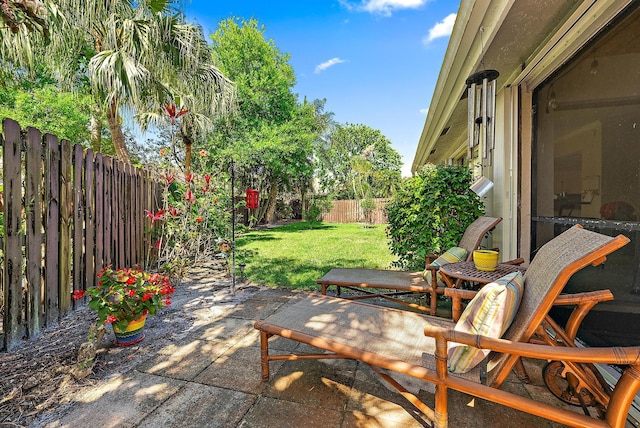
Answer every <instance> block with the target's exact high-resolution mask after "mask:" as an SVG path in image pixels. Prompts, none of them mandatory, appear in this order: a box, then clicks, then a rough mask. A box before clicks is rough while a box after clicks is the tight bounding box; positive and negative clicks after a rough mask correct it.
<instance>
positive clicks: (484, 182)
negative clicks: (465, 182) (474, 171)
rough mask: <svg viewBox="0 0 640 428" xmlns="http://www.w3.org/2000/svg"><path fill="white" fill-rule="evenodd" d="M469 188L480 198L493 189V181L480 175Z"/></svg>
mask: <svg viewBox="0 0 640 428" xmlns="http://www.w3.org/2000/svg"><path fill="white" fill-rule="evenodd" d="M469 188H470V189H471V190H473V191H474V192H475V193H476V194H477V195H478V196H480V197H481V198H482V197H483V196H485V195H486V194H487V193H489V190H491V189H492V188H493V181H491V180H489V179H488V178H487V177H485V176H484V175H482V176H480V178H478V179H477V180H476V181H474V182H473V183H472V184H471V187H469Z"/></svg>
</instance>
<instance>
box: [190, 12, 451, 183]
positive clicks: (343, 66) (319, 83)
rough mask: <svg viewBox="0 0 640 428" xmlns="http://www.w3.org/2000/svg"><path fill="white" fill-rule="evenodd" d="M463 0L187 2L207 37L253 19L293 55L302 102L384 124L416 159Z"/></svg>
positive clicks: (407, 164) (407, 156) (344, 119)
mask: <svg viewBox="0 0 640 428" xmlns="http://www.w3.org/2000/svg"><path fill="white" fill-rule="evenodd" d="M458 6H459V3H458V2H456V1H451V0H230V1H221V0H213V1H205V0H187V2H186V5H185V13H186V16H187V19H188V20H189V21H192V22H195V23H198V24H200V25H201V26H202V27H203V28H204V31H205V35H206V36H207V37H208V36H209V34H210V33H213V32H214V31H215V30H216V28H217V26H218V23H219V22H220V21H222V20H224V19H227V18H229V17H232V16H233V17H242V18H246V19H249V18H255V19H257V20H258V22H259V23H260V24H262V25H264V26H265V29H266V31H265V38H267V39H273V41H274V42H275V44H276V46H277V47H278V48H279V49H280V51H281V52H283V53H287V54H289V55H290V56H291V58H290V61H289V62H290V64H291V65H292V66H293V69H294V72H295V74H296V79H297V84H296V86H295V87H294V88H293V91H294V92H295V93H297V94H298V96H299V98H300V100H302V99H303V97H305V96H306V97H307V99H308V100H314V99H323V98H324V99H326V100H327V102H326V105H325V108H326V110H327V111H330V112H333V113H334V114H335V116H334V119H335V120H336V121H337V122H339V123H356V124H365V125H368V126H370V127H371V128H374V129H379V130H380V131H381V132H382V133H383V134H384V135H385V136H386V137H387V138H388V139H389V140H390V141H391V143H392V146H393V148H395V149H396V150H397V151H398V152H399V153H400V154H401V155H402V157H403V162H404V167H403V175H405V176H407V175H410V172H409V171H410V169H411V163H412V161H413V157H414V154H415V150H416V147H417V145H418V139H419V138H420V133H421V132H422V127H423V125H424V121H425V118H426V113H427V109H428V107H429V102H430V100H431V96H432V94H433V89H434V87H435V83H436V80H437V78H438V73H439V71H440V67H441V64H442V60H443V58H444V53H445V51H446V48H447V43H448V41H449V35H450V33H451V29H452V27H453V23H454V21H455V14H456V12H457V10H458Z"/></svg>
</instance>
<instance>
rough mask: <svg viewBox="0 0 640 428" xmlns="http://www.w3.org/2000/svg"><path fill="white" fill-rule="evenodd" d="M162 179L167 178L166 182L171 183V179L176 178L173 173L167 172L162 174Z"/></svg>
mask: <svg viewBox="0 0 640 428" xmlns="http://www.w3.org/2000/svg"><path fill="white" fill-rule="evenodd" d="M164 179H165V180H167V184H171V183H173V180H175V179H176V177H175V176H174V175H173V174H169V173H168V172H167V173H166V174H165V175H164Z"/></svg>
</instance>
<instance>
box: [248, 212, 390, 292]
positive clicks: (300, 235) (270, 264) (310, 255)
mask: <svg viewBox="0 0 640 428" xmlns="http://www.w3.org/2000/svg"><path fill="white" fill-rule="evenodd" d="M384 230H385V225H375V226H373V227H363V226H362V225H361V224H357V223H352V224H339V223H320V224H317V223H316V224H315V225H314V227H313V229H311V228H310V227H309V223H306V222H299V223H291V224H288V225H285V226H280V227H275V228H272V229H261V230H255V231H251V232H249V233H247V234H245V235H243V236H241V237H239V238H237V239H236V263H245V264H246V267H245V269H244V275H245V277H247V278H249V279H250V280H251V281H253V282H256V283H258V284H263V285H266V286H274V287H275V286H280V287H289V288H292V289H304V290H317V289H318V284H316V280H317V279H318V278H320V277H322V276H323V275H324V274H326V273H327V272H329V270H331V269H332V268H334V267H352V268H369V269H389V268H390V265H391V262H392V261H394V260H395V259H396V257H394V256H393V255H392V254H391V252H390V250H389V247H388V244H387V243H388V240H387V237H386V234H385V231H384Z"/></svg>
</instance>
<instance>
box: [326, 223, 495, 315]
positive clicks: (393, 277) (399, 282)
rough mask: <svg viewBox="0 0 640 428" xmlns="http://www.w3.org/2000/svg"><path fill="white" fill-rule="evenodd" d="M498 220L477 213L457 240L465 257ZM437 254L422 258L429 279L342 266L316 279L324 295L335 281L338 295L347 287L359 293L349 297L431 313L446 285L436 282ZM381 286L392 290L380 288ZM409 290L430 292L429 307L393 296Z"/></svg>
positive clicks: (407, 274) (406, 292)
mask: <svg viewBox="0 0 640 428" xmlns="http://www.w3.org/2000/svg"><path fill="white" fill-rule="evenodd" d="M501 221H502V218H501V217H498V218H496V217H479V218H477V219H476V220H475V221H474V222H473V223H471V224H470V225H469V226H468V227H467V229H466V230H465V232H464V235H463V236H462V239H461V240H460V242H459V243H458V247H460V248H464V250H465V251H466V252H467V255H466V260H467V261H472V260H473V250H476V249H478V248H479V247H480V244H481V243H482V239H484V237H485V235H486V234H487V233H489V232H490V231H492V230H493V229H494V228H495V227H496V225H497V224H498V223H500V222H501ZM437 257H438V255H436V254H431V255H429V256H427V258H426V260H425V270H426V271H429V272H430V273H431V275H430V276H431V282H430V283H429V282H427V281H426V280H425V279H424V278H422V272H407V271H393V270H379V269H345V268H334V269H331V270H330V271H329V272H328V273H327V274H326V275H324V276H323V277H322V278H320V279H318V280H317V283H318V284H320V285H321V287H322V294H323V295H325V294H326V293H327V288H328V287H329V286H331V285H335V286H336V287H337V295H338V296H340V295H341V288H348V289H351V290H354V291H358V292H360V293H362V294H360V295H358V296H354V297H349V298H348V299H351V300H360V299H370V298H374V297H381V298H383V299H386V300H390V301H393V302H396V303H400V304H403V305H406V306H409V307H412V308H414V309H419V310H421V311H424V312H427V311H428V312H429V313H430V314H431V315H435V314H436V308H437V303H438V294H443V293H444V289H445V288H446V286H445V285H444V284H443V283H442V282H440V283H439V281H438V269H439V268H440V264H438V263H437V262H435V261H436V258H437ZM367 288H375V289H378V291H376V292H372V291H370V290H367ZM382 289H384V290H391V291H389V292H383V291H379V290H382ZM412 293H425V294H426V295H427V296H429V300H430V307H429V308H426V307H424V306H421V305H419V304H417V303H413V302H408V301H406V300H401V299H397V298H396V296H401V295H407V294H412Z"/></svg>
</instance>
